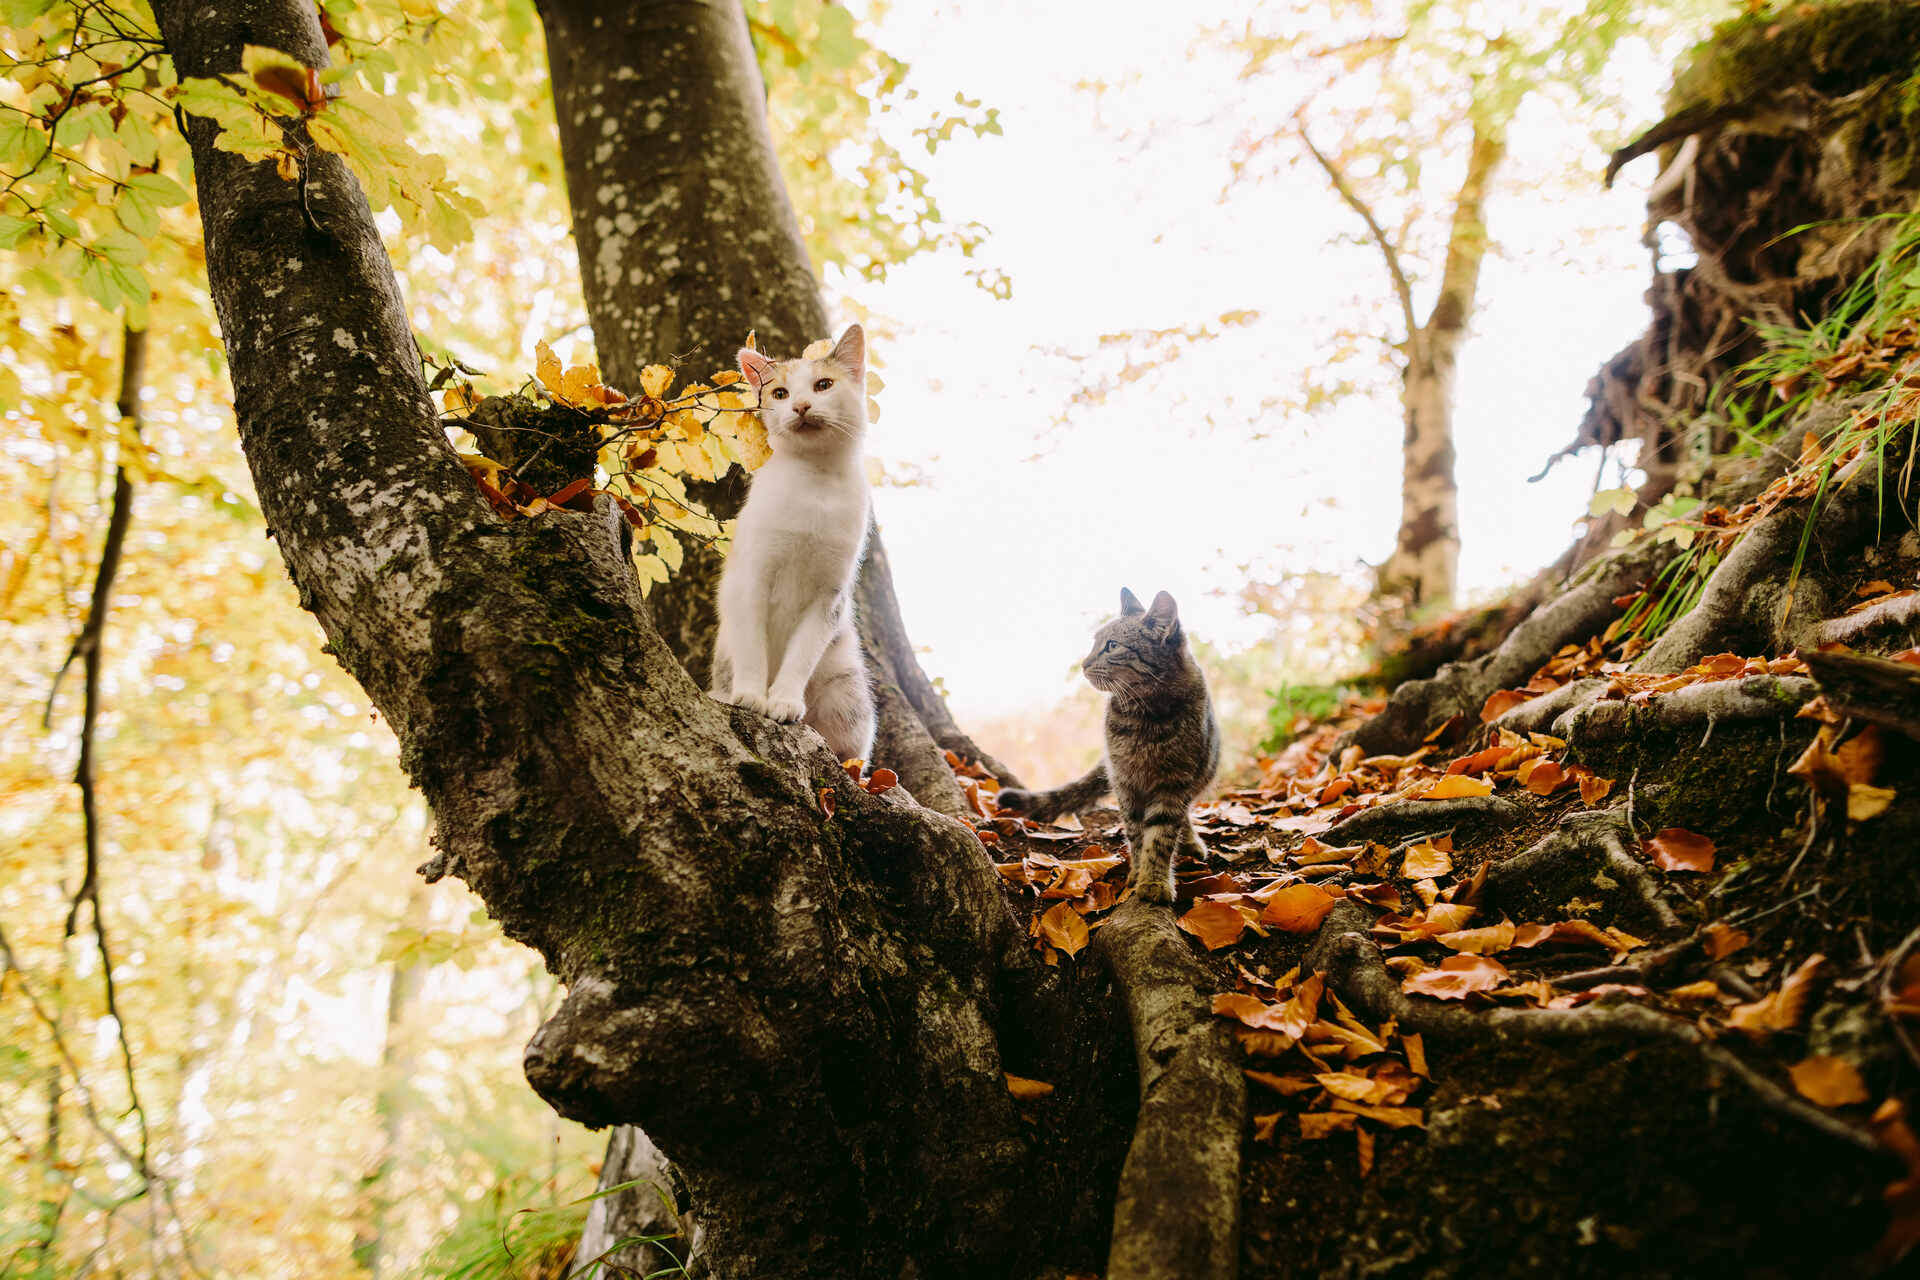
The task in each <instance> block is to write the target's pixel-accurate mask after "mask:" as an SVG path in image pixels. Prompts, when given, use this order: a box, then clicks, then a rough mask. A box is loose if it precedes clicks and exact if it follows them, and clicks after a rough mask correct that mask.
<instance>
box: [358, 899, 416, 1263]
mask: <svg viewBox="0 0 1920 1280" xmlns="http://www.w3.org/2000/svg"><path fill="white" fill-rule="evenodd" d="M401 918H402V920H403V922H404V923H405V924H406V926H407V927H408V928H409V929H412V930H414V931H416V932H418V931H419V930H421V929H424V928H425V927H426V924H427V889H426V886H425V885H423V884H415V885H413V886H411V887H410V888H409V889H408V891H407V905H406V910H405V912H404V913H403V914H402V917H401ZM431 970H432V966H431V965H429V964H426V963H424V962H422V961H420V960H417V959H415V960H410V961H406V962H404V963H396V964H394V965H393V966H392V972H391V973H389V974H388V976H387V1033H386V1039H385V1040H384V1041H383V1042H382V1043H381V1045H380V1084H379V1092H378V1093H377V1094H376V1095H375V1096H374V1101H373V1111H374V1117H375V1118H376V1119H377V1120H379V1122H380V1149H379V1151H378V1152H376V1153H375V1155H374V1158H373V1164H372V1166H371V1167H370V1168H369V1169H368V1170H367V1172H366V1173H365V1175H363V1176H362V1177H361V1179H360V1192H361V1195H362V1197H363V1200H362V1203H361V1207H360V1211H361V1219H360V1222H359V1223H358V1224H357V1225H356V1227H355V1228H354V1233H353V1260H354V1262H355V1263H356V1264H357V1265H359V1266H360V1268H361V1269H362V1270H364V1271H365V1272H366V1273H367V1275H368V1277H369V1280H380V1266H381V1260H382V1257H383V1256H384V1255H385V1253H386V1249H387V1229H388V1227H389V1225H390V1224H389V1222H388V1214H389V1211H390V1210H391V1209H392V1207H393V1188H392V1186H391V1185H390V1184H391V1183H392V1181H393V1171H394V1168H395V1166H396V1165H397V1163H398V1162H399V1158H400V1152H401V1151H402V1150H403V1149H404V1148H403V1147H402V1145H401V1140H402V1138H403V1136H404V1134H403V1128H404V1125H405V1122H406V1112H407V1098H408V1096H409V1095H410V1094H411V1092H412V1089H413V1067H414V1052H413V1037H412V1035H411V1034H410V1033H409V1031H408V1029H407V1016H408V1010H409V1009H411V1008H412V1006H413V1002H414V999H415V998H416V997H417V996H418V995H419V994H420V988H421V986H422V985H423V984H424V983H425V981H426V977H427V974H428V973H429V972H431Z"/></svg>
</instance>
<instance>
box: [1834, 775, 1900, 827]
mask: <svg viewBox="0 0 1920 1280" xmlns="http://www.w3.org/2000/svg"><path fill="white" fill-rule="evenodd" d="M1898 794H1899V793H1898V792H1897V791H1895V790H1894V789H1893V788H1892V787H1870V786H1868V785H1867V784H1866V783H1864V782H1856V783H1854V784H1853V785H1852V786H1850V787H1848V788H1847V821H1849V822H1868V821H1871V820H1872V819H1874V818H1877V817H1879V816H1880V815H1881V814H1883V813H1885V812H1886V811H1887V806H1888V805H1890V804H1892V803H1893V801H1894V798H1895V797H1896V796H1897V795H1898Z"/></svg>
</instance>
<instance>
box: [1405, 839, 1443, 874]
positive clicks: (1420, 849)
mask: <svg viewBox="0 0 1920 1280" xmlns="http://www.w3.org/2000/svg"><path fill="white" fill-rule="evenodd" d="M1452 871H1453V859H1452V858H1450V857H1448V856H1447V853H1446V851H1445V850H1444V849H1440V848H1437V847H1436V846H1435V845H1434V844H1433V843H1432V842H1431V841H1428V840H1422V841H1421V842H1420V843H1419V844H1416V845H1413V846H1411V847H1409V848H1408V849H1407V860H1406V861H1405V862H1403V863H1401V864H1400V874H1401V875H1403V876H1405V877H1406V878H1407V879H1409V880H1431V879H1433V878H1435V877H1436V876H1444V875H1448V874H1450V873H1451V872H1452Z"/></svg>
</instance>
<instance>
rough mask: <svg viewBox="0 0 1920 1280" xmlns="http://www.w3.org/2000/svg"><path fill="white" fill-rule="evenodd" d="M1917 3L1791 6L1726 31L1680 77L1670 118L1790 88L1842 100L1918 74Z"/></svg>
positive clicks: (1883, 0) (1750, 16) (1705, 44)
mask: <svg viewBox="0 0 1920 1280" xmlns="http://www.w3.org/2000/svg"><path fill="white" fill-rule="evenodd" d="M1914 19H1915V13H1914V6H1913V4H1912V3H1911V0H1852V2H1851V3H1841V4H1820V5H1807V4H1786V5H1779V6H1775V7H1772V8H1767V9H1762V10H1760V11H1759V12H1756V13H1747V14H1742V15H1741V16H1740V17H1737V18H1734V19H1732V20H1731V21H1728V22H1725V23H1722V24H1721V25H1720V26H1719V27H1717V28H1715V29H1714V32H1713V34H1712V35H1711V36H1709V37H1707V39H1706V40H1704V41H1702V42H1701V43H1700V44H1699V45H1697V46H1696V47H1695V48H1694V50H1693V51H1692V53H1691V54H1689V55H1688V57H1687V59H1686V60H1685V61H1684V63H1683V64H1682V68H1681V70H1680V71H1679V72H1678V73H1676V75H1675V76H1674V83H1673V92H1672V94H1671V96H1670V98H1669V100H1668V104H1667V105H1668V109H1669V111H1670V112H1673V113H1678V112H1681V111H1684V110H1689V109H1712V108H1714V107H1721V106H1727V105H1730V104H1732V103H1736V102H1742V101H1745V100H1747V99H1749V98H1752V97H1755V96H1756V95H1759V94H1764V93H1769V92H1777V91H1778V90H1780V89H1783V88H1786V87H1788V86H1804V87H1806V88H1810V89H1814V90H1817V91H1819V92H1820V93H1821V94H1823V95H1825V96H1827V97H1839V96H1841V95H1844V94H1847V93H1850V92H1852V91H1854V90H1856V89H1859V88H1862V87H1864V86H1865V85H1868V84H1871V83H1872V82H1874V81H1875V80H1880V79H1884V78H1895V79H1898V80H1900V81H1902V82H1906V81H1910V80H1911V79H1912V78H1913V76H1914V73H1915V70H1916V67H1917V66H1920V22H1916V21H1915V20H1914Z"/></svg>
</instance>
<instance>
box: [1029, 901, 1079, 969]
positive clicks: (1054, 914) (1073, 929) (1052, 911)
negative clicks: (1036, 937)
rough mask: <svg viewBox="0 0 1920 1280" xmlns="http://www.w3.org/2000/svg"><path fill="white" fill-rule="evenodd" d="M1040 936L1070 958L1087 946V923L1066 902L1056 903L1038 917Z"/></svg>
mask: <svg viewBox="0 0 1920 1280" xmlns="http://www.w3.org/2000/svg"><path fill="white" fill-rule="evenodd" d="M1040 936H1041V937H1043V938H1045V939H1046V940H1047V941H1048V942H1050V943H1052V944H1053V945H1054V946H1056V947H1058V948H1059V949H1060V950H1062V951H1064V952H1066V953H1067V954H1068V955H1070V956H1074V955H1079V954H1080V952H1081V950H1082V949H1084V948H1085V947H1086V945H1087V922H1086V921H1085V920H1083V919H1081V917H1080V913H1079V912H1078V911H1075V910H1074V909H1073V907H1072V906H1071V905H1069V904H1068V903H1066V902H1056V903H1054V904H1053V905H1052V906H1051V907H1048V908H1047V911H1046V914H1045V915H1043V916H1041V917H1040Z"/></svg>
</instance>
